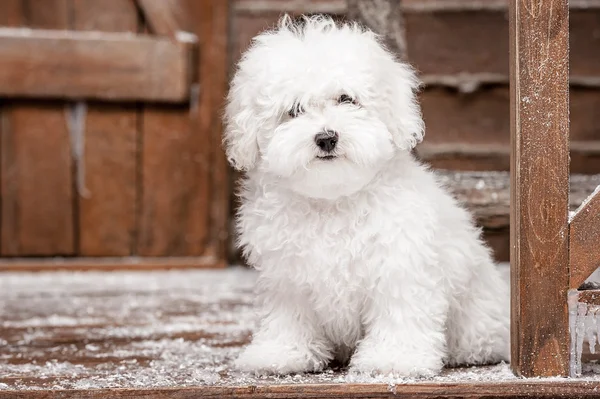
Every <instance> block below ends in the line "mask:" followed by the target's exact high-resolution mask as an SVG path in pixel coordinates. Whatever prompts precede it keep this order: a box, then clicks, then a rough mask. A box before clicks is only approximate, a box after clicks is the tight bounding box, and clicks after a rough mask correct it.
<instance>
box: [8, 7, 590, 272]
mask: <svg viewBox="0 0 600 399" xmlns="http://www.w3.org/2000/svg"><path fill="white" fill-rule="evenodd" d="M507 4H508V1H507V0H489V1H479V0H402V1H398V0H368V1H367V0H304V1H299V0H0V10H1V12H0V26H5V27H29V28H34V29H53V30H65V29H66V30H69V31H72V32H82V31H103V32H131V33H134V34H140V35H142V34H143V35H148V36H150V37H153V38H157V37H168V38H171V39H172V38H173V36H174V34H175V33H176V32H177V31H178V30H184V31H189V32H191V33H194V34H196V35H197V36H198V40H199V43H198V45H197V51H198V54H199V57H198V58H197V60H196V61H194V63H193V66H192V71H193V73H194V75H195V77H194V81H193V82H192V84H191V85H195V86H194V87H195V88H198V87H199V90H196V89H195V88H191V87H188V89H189V91H190V93H187V94H186V97H185V98H184V99H180V100H176V101H163V100H160V99H159V100H150V99H144V98H135V95H133V97H134V98H133V100H131V99H130V100H123V99H107V98H103V99H102V100H101V101H99V100H98V99H86V101H85V104H86V105H87V114H86V116H85V134H83V135H81V137H75V138H74V137H72V135H70V131H69V125H68V121H69V117H70V116H72V115H73V113H74V112H75V111H74V110H75V106H76V102H75V100H77V99H76V98H73V96H71V97H69V96H67V95H65V96H63V97H64V98H62V97H60V96H59V98H54V97H49V96H44V97H43V98H42V97H36V96H31V95H29V96H14V95H7V94H4V95H3V94H2V93H7V91H6V87H2V86H1V84H2V83H1V80H0V122H1V123H0V265H2V267H3V268H7V267H8V268H13V267H16V266H15V265H16V264H17V263H18V264H19V266H20V267H21V268H22V267H29V268H36V267H37V266H36V265H38V264H40V262H41V261H42V260H43V261H44V262H45V261H46V260H49V259H51V258H52V257H56V256H60V257H65V260H62V262H66V263H68V264H69V265H70V266H74V265H77V264H79V265H84V266H85V265H88V266H100V267H103V268H112V267H122V266H126V267H130V266H131V267H142V266H144V265H145V266H147V267H151V268H153V267H157V266H162V265H165V264H166V265H171V266H176V267H182V266H193V267H198V266H214V265H223V264H224V263H225V262H226V261H227V260H229V261H230V262H237V261H239V258H238V254H237V253H236V251H235V250H234V248H233V245H232V242H233V240H232V238H233V237H231V228H230V227H231V225H232V216H233V212H234V211H235V201H234V199H233V194H232V192H233V190H232V189H231V187H232V186H233V184H232V182H233V181H234V180H235V178H236V176H235V175H234V174H231V173H230V170H229V168H228V167H227V165H226V162H225V160H224V157H223V152H222V149H221V144H220V136H221V118H220V116H221V110H222V106H223V98H224V95H225V92H226V88H227V80H228V77H229V74H230V72H231V70H232V68H233V65H234V63H235V62H236V61H237V60H238V59H239V56H240V54H241V53H242V52H243V50H244V49H245V48H246V47H247V45H248V44H249V42H250V39H251V37H252V36H254V35H255V34H256V33H258V32H260V31H261V30H263V29H265V28H268V27H270V26H272V25H273V24H274V23H275V21H276V20H277V19H278V18H279V16H280V15H281V13H282V12H290V13H293V14H300V13H321V12H322V13H327V14H331V15H334V16H336V17H337V18H346V17H350V18H354V19H359V20H360V21H362V22H363V23H366V24H367V25H369V26H371V27H372V28H373V29H375V30H377V31H379V32H381V33H383V34H384V35H386V37H387V39H388V44H390V46H392V48H394V49H395V50H396V51H398V52H399V53H400V55H401V56H403V57H405V58H406V59H407V60H408V61H409V62H411V63H413V64H414V65H415V66H416V68H417V69H418V71H419V73H420V76H421V78H422V79H423V81H424V82H425V83H426V86H425V89H424V90H423V92H422V93H421V95H420V99H421V102H422V105H423V112H424V117H425V122H426V126H427V135H426V140H425V142H424V143H423V144H422V145H420V146H419V147H418V148H417V153H418V156H419V157H421V158H422V159H423V160H425V161H428V162H430V163H432V164H433V166H434V167H436V168H439V169H443V170H446V171H447V172H446V173H447V181H448V182H449V183H450V185H451V187H452V188H453V189H454V191H455V192H456V193H457V194H458V196H459V198H460V199H461V200H463V201H465V202H466V203H467V204H468V205H469V206H470V207H471V208H472V209H473V210H474V211H475V213H476V217H477V219H478V221H479V223H480V224H481V225H482V226H483V227H484V234H485V237H486V239H487V241H488V242H489V243H490V244H491V246H492V247H493V249H494V252H495V255H496V258H497V259H498V260H502V261H507V260H508V253H509V235H508V231H509V218H508V198H509V195H508V191H509V185H508V167H509V138H510V134H509V90H508V82H509V76H508V64H509V63H508V61H509V58H508V57H509V55H508V39H507V38H508V7H507ZM570 8H571V21H572V23H571V29H570V30H571V32H570V35H571V51H570V58H571V71H570V72H571V87H570V90H571V109H570V117H571V143H570V145H571V153H570V155H571V172H572V173H577V174H580V175H577V176H572V180H571V181H572V187H571V191H572V192H571V198H572V201H571V207H572V208H574V207H576V206H577V205H578V204H579V203H580V202H581V200H582V199H583V198H585V196H586V195H587V194H588V191H590V190H591V189H593V187H595V184H596V181H597V180H598V179H597V178H596V177H594V176H592V175H593V174H596V173H600V113H599V112H598V110H599V109H600V56H599V54H600V0H571V1H570ZM113 58H114V59H115V60H116V59H119V58H118V57H113ZM148 64H151V65H152V64H153V62H150V63H148ZM111 65H118V63H116V61H115V62H113V64H111ZM166 65H167V66H166V67H164V68H168V67H169V63H166ZM115 70H116V68H115ZM161 70H163V69H162V67H161V68H158V67H157V68H154V70H152V68H147V72H148V73H149V74H151V75H152V74H154V73H157V71H161ZM80 72H81V71H80ZM163 72H164V71H163ZM83 75H85V73H83ZM164 75H166V76H168V75H169V74H168V73H163V77H162V78H161V79H165V78H164ZM0 76H1V75H0ZM49 76H50V77H49V78H48V80H47V82H48V84H50V83H52V82H55V79H52V75H49ZM152 76H153V75H152ZM157 76H158V75H157ZM115 79H117V78H116V77H115ZM113 83H114V84H113V86H115V87H121V86H120V85H119V84H118V81H117V80H114V81H113ZM122 83H123V87H126V86H127V84H128V83H129V82H128V81H127V80H123V82H122ZM154 83H155V84H157V85H158V83H156V82H154ZM159 83H160V82H159ZM196 84H197V85H196ZM159 86H160V85H159ZM36 87H50V86H49V85H43V84H42V85H38V86H36ZM73 87H75V85H65V87H64V88H65V93H67V92H71V91H73V90H72V89H73ZM169 87H170V86H169ZM3 89H4V90H3ZM139 90H141V89H139V88H138V89H136V90H135V91H136V92H138V91H139ZM38 91H39V90H38ZM194 93H198V95H197V96H196V95H195V94H194ZM67 94H68V93H67ZM134 94H135V93H134ZM163 94H164V93H163ZM165 96H166V95H165ZM159 97H160V96H159ZM163 97H164V96H163ZM82 139H83V140H82ZM82 142H83V144H84V147H83V153H82V154H81V156H79V155H78V154H76V152H77V151H75V150H77V145H81V144H82ZM454 171H459V172H465V171H477V173H474V174H473V173H466V174H464V175H461V174H453V173H452V172H454ZM489 171H494V172H497V174H494V175H482V174H481V173H485V172H489ZM82 177H83V178H82ZM82 181H83V182H84V183H85V184H84V185H82V184H81V182H82ZM573 182H575V183H573ZM32 257H33V258H34V259H32ZM123 257H124V258H123ZM24 258H25V259H24ZM140 258H141V259H140ZM52 262H53V263H52V265H54V266H55V265H56V261H55V260H52ZM42 263H43V262H42Z"/></svg>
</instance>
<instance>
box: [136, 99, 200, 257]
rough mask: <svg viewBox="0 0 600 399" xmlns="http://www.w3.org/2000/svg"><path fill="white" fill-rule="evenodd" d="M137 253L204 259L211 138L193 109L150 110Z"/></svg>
mask: <svg viewBox="0 0 600 399" xmlns="http://www.w3.org/2000/svg"><path fill="white" fill-rule="evenodd" d="M143 129H144V130H143V138H142V175H143V176H142V194H141V195H142V197H141V215H140V226H139V229H138V230H139V239H138V247H137V251H136V254H137V255H142V256H199V255H203V254H204V249H205V241H206V239H207V233H208V231H207V230H208V212H209V208H208V194H209V193H208V184H209V174H208V170H209V164H208V161H207V159H206V157H207V154H206V150H207V148H208V141H207V138H206V137H205V136H204V135H203V134H202V132H200V131H199V130H198V115H197V114H196V113H195V112H194V111H193V110H190V109H189V108H188V107H169V108H167V107H160V108H159V107H146V108H145V110H144V115H143Z"/></svg>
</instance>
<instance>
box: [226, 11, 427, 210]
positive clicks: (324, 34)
mask: <svg viewBox="0 0 600 399" xmlns="http://www.w3.org/2000/svg"><path fill="white" fill-rule="evenodd" d="M418 84H419V83H418V80H417V79H416V76H415V74H414V72H413V70H412V69H411V68H410V67H409V66H408V65H407V64H405V63H402V62H399V61H397V60H396V59H395V58H394V56H393V55H392V54H391V53H390V52H388V51H387V50H386V49H385V48H384V47H383V46H382V45H381V43H380V40H379V38H378V37H377V36H376V35H375V34H374V33H373V32H371V31H368V30H365V29H363V28H361V27H360V26H358V25H357V24H343V25H337V24H336V23H335V22H334V21H333V20H332V19H331V18H329V17H324V16H313V17H304V18H303V19H301V20H300V21H299V22H294V21H292V20H291V18H289V17H284V18H282V19H281V20H280V22H279V25H278V27H277V28H276V29H274V30H271V31H266V32H264V33H262V34H260V35H258V36H257V37H255V38H254V41H253V44H252V45H251V47H250V48H249V50H248V51H246V53H245V54H244V55H243V57H242V59H241V61H240V62H239V65H238V68H237V71H236V73H235V76H234V78H233V80H232V83H231V88H230V91H229V95H228V99H227V100H228V101H227V107H226V110H225V122H226V128H225V146H226V152H227V156H228V159H229V161H230V162H231V164H232V165H233V166H234V167H235V168H237V169H239V170H252V169H255V168H259V169H260V170H261V171H262V172H264V173H269V174H272V175H274V176H278V177H279V179H280V182H281V183H282V184H285V185H287V186H289V187H290V188H291V189H293V190H294V191H296V192H298V193H300V194H303V195H306V196H310V197H317V198H337V197H339V196H343V195H349V194H351V193H353V192H356V191H358V190H360V188H362V187H364V185H366V184H367V183H368V182H369V181H370V180H371V179H373V177H374V176H375V175H376V174H377V172H378V171H379V170H380V169H381V168H383V167H384V166H385V165H386V163H387V162H388V161H389V160H390V159H391V158H392V157H393V156H394V154H395V153H396V152H397V151H410V150H411V149H412V148H413V147H414V146H415V145H416V144H417V143H418V142H420V141H421V140H422V138H423V122H422V118H421V112H420V108H419V106H418V104H417V101H416V97H415V91H416V89H417V87H418Z"/></svg>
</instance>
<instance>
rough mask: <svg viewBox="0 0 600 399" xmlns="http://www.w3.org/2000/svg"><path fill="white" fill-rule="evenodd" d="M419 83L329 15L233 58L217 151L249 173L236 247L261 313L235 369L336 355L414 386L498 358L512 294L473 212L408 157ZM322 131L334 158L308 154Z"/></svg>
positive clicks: (416, 123)
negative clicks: (254, 277)
mask: <svg viewBox="0 0 600 399" xmlns="http://www.w3.org/2000/svg"><path fill="white" fill-rule="evenodd" d="M417 88H418V80H417V78H416V77H415V74H414V72H413V70H412V69H411V68H410V66H408V65H407V64H405V63H403V62H400V61H397V60H395V59H394V57H393V56H392V55H391V54H390V53H389V52H388V51H387V50H385V49H384V47H383V46H382V45H381V44H380V40H379V38H378V37H377V36H376V35H375V34H374V33H372V32H370V31H368V30H365V29H363V28H361V27H360V26H358V25H357V24H343V25H337V24H336V23H335V22H334V21H333V20H332V19H330V18H329V17H324V16H316V17H305V18H304V19H303V23H301V24H298V23H297V22H293V21H292V20H291V19H290V18H289V17H284V18H283V19H282V20H281V21H280V23H279V25H278V27H276V28H274V29H273V30H270V31H267V32H264V33H262V34H260V35H258V36H257V37H256V38H255V39H254V41H253V44H252V46H251V47H250V49H249V50H248V51H247V52H246V53H245V54H244V55H243V57H242V59H241V61H240V63H239V65H238V69H237V71H236V73H235V76H234V78H233V80H232V83H231V89H230V92H229V96H228V102H227V107H226V112H225V122H226V132H225V138H224V141H225V147H226V152H227V155H228V158H229V160H230V162H231V163H232V165H233V166H235V167H236V168H238V169H240V170H245V171H246V172H247V173H246V179H245V181H244V185H243V189H242V192H241V197H242V205H241V207H240V210H239V215H238V229H239V234H240V242H239V244H240V245H241V246H243V248H244V251H245V254H246V256H247V258H248V260H249V262H250V264H251V265H253V266H254V267H255V268H256V269H258V270H259V272H260V277H259V281H258V294H259V296H258V297H259V299H260V305H261V309H262V310H263V315H262V318H261V323H260V326H259V328H258V330H257V331H256V332H255V334H254V337H253V340H252V343H251V344H250V345H249V346H248V347H247V348H245V350H244V351H243V353H242V354H241V356H240V357H239V358H238V359H237V362H236V365H237V367H239V368H240V369H242V370H246V371H254V372H259V373H281V374H285V373H294V372H305V371H319V370H322V369H323V368H324V367H325V366H326V365H327V364H328V363H329V362H330V361H331V360H332V359H334V358H336V359H338V360H340V361H342V362H345V361H348V360H349V362H350V367H351V369H352V370H355V371H357V372H367V373H372V372H377V373H394V374H396V375H399V376H413V377H414V376H427V375H433V374H437V373H439V372H440V370H441V368H442V367H443V365H444V364H448V365H458V364H482V363H491V362H498V361H502V360H508V356H509V292H508V286H507V284H506V282H505V281H503V280H502V279H501V276H500V274H499V271H498V270H497V268H496V266H495V265H494V264H493V262H492V259H491V257H490V251H489V250H488V248H486V247H485V245H484V244H483V243H482V241H481V239H480V232H479V230H478V229H477V228H476V227H475V226H474V224H473V221H472V218H471V216H470V215H469V214H468V212H467V211H465V210H464V209H463V208H462V207H461V206H459V205H458V204H457V203H456V201H455V200H454V199H453V198H452V197H451V196H450V195H449V194H448V193H447V192H446V190H445V188H444V187H442V185H441V184H440V183H439V182H438V180H437V178H436V176H435V175H434V174H433V173H432V172H431V171H429V170H428V169H427V168H426V167H424V166H422V165H421V164H419V163H418V162H417V161H416V160H415V159H414V158H413V156H412V155H411V153H410V150H411V149H412V148H413V147H414V146H415V145H416V144H417V143H418V142H420V141H421V140H422V138H423V122H422V118H421V113H420V108H419V105H418V104H417V101H416V96H415V91H416V89H417ZM342 94H346V95H348V96H350V97H351V98H353V99H355V100H356V103H349V102H346V103H341V104H340V103H339V102H338V99H339V97H340V96H341V95H342ZM294 108H296V109H301V110H302V111H303V112H302V113H301V114H300V115H298V116H296V117H293V116H290V115H288V112H289V110H290V109H294ZM323 130H333V131H336V132H338V134H339V141H338V143H337V146H336V147H335V150H334V153H333V154H334V155H335V156H336V158H335V159H332V160H324V159H321V158H319V156H323V155H324V153H323V152H322V150H320V149H319V147H318V146H317V145H316V144H315V140H314V137H315V135H316V134H318V133H319V132H322V131H323Z"/></svg>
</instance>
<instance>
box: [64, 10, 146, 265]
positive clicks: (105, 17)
mask: <svg viewBox="0 0 600 399" xmlns="http://www.w3.org/2000/svg"><path fill="white" fill-rule="evenodd" d="M72 20H73V28H74V29H75V30H84V31H87V30H100V31H105V32H131V33H136V32H138V29H139V21H138V14H137V9H136V7H135V5H134V4H133V2H131V1H127V0H107V1H102V2H100V1H95V0H78V1H76V2H74V3H73V12H72ZM137 141H138V111H137V106H135V105H126V104H123V105H110V104H95V103H90V104H88V105H87V115H86V117H85V134H84V143H85V147H84V152H83V156H82V157H81V160H80V163H81V168H80V170H78V172H79V173H82V174H83V176H82V180H83V182H84V183H85V187H84V189H85V190H86V193H85V195H80V196H79V206H78V212H79V218H78V222H79V224H78V227H79V248H78V254H79V255H80V256H127V255H131V254H132V251H133V248H134V238H135V237H134V235H135V223H136V220H135V215H136V212H135V206H136V186H137ZM80 194H81V193H80Z"/></svg>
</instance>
